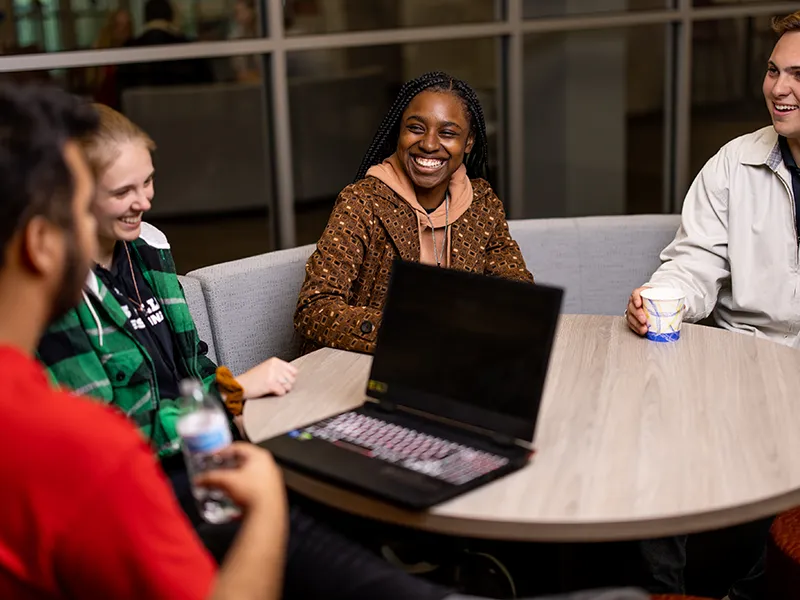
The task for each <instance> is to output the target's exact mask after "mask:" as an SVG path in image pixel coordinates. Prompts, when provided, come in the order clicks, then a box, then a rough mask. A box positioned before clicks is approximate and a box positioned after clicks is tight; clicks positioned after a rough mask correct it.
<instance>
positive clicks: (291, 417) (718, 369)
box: [244, 315, 800, 541]
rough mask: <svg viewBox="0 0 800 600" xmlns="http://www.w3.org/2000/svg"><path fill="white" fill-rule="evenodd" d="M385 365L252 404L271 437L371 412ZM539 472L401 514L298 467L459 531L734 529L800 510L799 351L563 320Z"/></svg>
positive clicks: (305, 371) (349, 506)
mask: <svg viewBox="0 0 800 600" xmlns="http://www.w3.org/2000/svg"><path fill="white" fill-rule="evenodd" d="M370 363H371V357H369V356H366V355H360V354H353V353H349V352H344V351H341V350H331V349H324V350H319V351H317V352H314V353H312V354H309V355H307V356H304V357H302V358H299V359H298V360H296V361H295V363H294V364H296V365H297V366H298V368H299V375H298V378H297V383H296V385H295V388H294V390H293V391H292V392H291V393H290V394H288V395H286V396H284V397H282V398H265V399H259V400H250V401H249V402H247V403H246V404H245V409H244V426H245V430H246V432H247V434H248V436H249V438H250V439H251V440H253V441H256V442H258V441H262V440H264V439H267V438H269V437H272V436H275V435H277V434H281V433H285V432H286V431H289V430H291V429H294V428H295V427H298V426H301V425H305V424H308V423H310V422H312V421H315V420H318V419H322V418H325V417H328V416H330V415H332V414H335V413H337V412H340V411H344V410H347V409H350V408H353V407H355V406H358V405H359V404H361V403H362V401H363V398H364V396H365V391H366V381H367V376H368V373H369V368H370ZM534 445H535V448H536V454H535V455H534V457H533V458H532V460H531V462H530V463H529V465H528V466H527V467H525V468H524V469H522V470H521V471H517V472H516V473H512V474H511V475H508V476H506V477H503V478H501V479H500V480H498V481H495V482H493V483H490V484H488V485H486V486H484V487H481V488H479V489H477V490H474V491H472V492H470V493H468V494H465V495H463V496H460V497H458V498H455V499H453V500H451V501H449V502H446V503H444V504H441V505H438V506H436V507H434V508H432V509H430V510H429V511H424V512H412V511H406V510H403V509H399V508H396V507H393V506H390V505H388V504H385V503H383V502H380V501H376V500H373V499H370V498H366V497H364V496H361V495H359V494H357V493H353V492H349V491H346V490H342V489H340V488H337V487H334V486H331V485H327V484H324V483H321V482H319V481H316V480H314V479H312V478H310V477H306V476H303V475H300V474H297V473H293V472H286V481H287V484H288V485H289V486H290V487H291V488H293V489H294V490H296V491H298V492H300V493H301V494H304V495H306V496H308V497H311V498H313V499H315V500H317V501H320V502H323V503H326V504H328V505H331V506H334V507H337V508H339V509H342V510H345V511H348V512H351V513H354V514H357V515H361V516H364V517H369V518H374V519H378V520H382V521H387V522H391V523H396V524H402V525H407V526H410V527H414V528H418V529H424V530H427V531H435V532H439V533H449V534H454V535H462V536H471V537H482V538H495V539H504V540H526V541H600V540H606V541H607V540H624V539H644V538H651V537H660V536H665V535H673V534H679V533H690V532H695V531H701V530H707V529H714V528H718V527H724V526H730V525H735V524H739V523H743V522H747V521H751V520H755V519H758V518H760V517H765V516H769V515H772V514H776V513H778V512H780V511H783V510H785V509H788V508H790V507H793V506H796V505H800V352H798V351H796V350H792V349H790V348H787V347H783V346H781V345H779V344H775V343H773V342H769V341H765V340H760V339H755V338H754V337H751V336H747V335H740V334H735V333H730V332H727V331H723V330H720V329H713V328H708V327H702V326H696V325H685V326H684V328H683V331H682V332H681V339H680V340H679V341H678V342H675V343H668V344H659V343H654V342H650V341H647V340H645V339H643V338H639V337H637V336H636V335H634V334H633V333H632V332H630V331H629V330H628V329H627V327H626V326H625V323H624V320H623V319H622V318H621V317H607V316H593V315H564V316H562V317H561V322H560V324H559V329H558V335H557V339H556V344H555V348H554V352H553V356H552V359H551V362H550V370H549V373H548V377H547V384H546V386H545V393H544V398H543V402H542V408H541V413H540V416H539V422H538V425H537V429H536V438H535V442H534Z"/></svg>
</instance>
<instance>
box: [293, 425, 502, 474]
mask: <svg viewBox="0 0 800 600" xmlns="http://www.w3.org/2000/svg"><path fill="white" fill-rule="evenodd" d="M289 435H290V436H292V437H295V438H301V439H302V438H304V437H305V438H306V439H307V438H308V437H315V438H319V439H322V440H326V441H328V442H331V443H332V444H336V445H337V446H341V447H344V448H347V449H349V450H354V451H356V452H361V453H362V454H364V455H366V456H370V457H374V458H378V459H381V460H384V461H386V462H389V463H392V464H396V465H399V466H402V467H405V468H406V469H410V470H412V471H416V472H418V473H423V474H425V475H429V476H431V477H434V478H436V479H441V480H442V481H446V482H448V483H452V484H454V485H462V484H464V483H467V482H469V481H472V480H473V479H475V478H477V477H480V476H481V475H485V474H486V473H490V472H491V471H494V470H496V469H499V468H500V467H503V466H504V465H506V464H507V463H508V459H507V458H505V457H503V456H498V455H496V454H491V453H489V452H484V451H482V450H478V449H476V448H471V447H469V446H464V445H461V444H457V443H455V442H451V441H449V440H445V439H442V438H438V437H434V436H432V435H428V434H426V433H421V432H419V431H416V430H414V429H410V428H408V427H402V426H400V425H395V424H394V423H387V422H386V421H382V420H381V419H376V418H374V417H370V416H367V415H363V414H360V413H356V412H347V413H343V414H341V415H337V416H335V417H331V418H330V419H325V420H324V421H319V422H318V423H314V424H313V425H310V426H308V427H306V428H304V429H298V430H295V431H292V432H290V433H289Z"/></svg>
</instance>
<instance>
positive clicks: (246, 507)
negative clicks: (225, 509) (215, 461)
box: [195, 442, 286, 519]
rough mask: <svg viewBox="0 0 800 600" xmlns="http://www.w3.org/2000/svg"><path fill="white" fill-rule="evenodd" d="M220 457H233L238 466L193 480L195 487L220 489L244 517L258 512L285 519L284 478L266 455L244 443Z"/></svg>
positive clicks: (264, 452) (212, 471)
mask: <svg viewBox="0 0 800 600" xmlns="http://www.w3.org/2000/svg"><path fill="white" fill-rule="evenodd" d="M219 454H220V456H221V457H223V458H234V459H235V460H236V463H237V466H236V467H233V468H230V469H229V468H223V469H214V470H211V471H207V472H205V473H203V474H201V475H199V476H198V477H197V478H196V479H195V483H196V484H197V485H201V486H203V487H208V488H216V489H220V490H222V491H223V492H225V493H226V494H227V495H228V496H230V498H231V500H233V501H234V502H235V503H236V504H238V505H239V507H240V508H241V509H242V511H243V512H244V513H245V516H247V514H249V513H252V512H259V513H269V514H270V515H271V516H272V517H273V518H275V519H285V518H286V490H285V488H284V485H283V476H282V474H281V470H280V469H279V468H278V465H276V464H275V461H274V460H273V459H272V455H270V453H269V452H267V451H266V450H263V449H261V448H259V447H258V446H254V445H252V444H248V443H246V442H234V443H233V444H231V445H230V446H228V447H227V448H225V449H224V450H222V451H221V452H220V453H219Z"/></svg>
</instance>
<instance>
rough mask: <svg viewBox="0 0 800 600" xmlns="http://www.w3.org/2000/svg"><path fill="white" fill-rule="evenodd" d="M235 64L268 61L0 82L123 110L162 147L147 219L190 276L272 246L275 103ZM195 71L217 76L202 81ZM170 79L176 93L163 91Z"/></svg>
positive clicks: (20, 76) (160, 65)
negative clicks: (39, 83)
mask: <svg viewBox="0 0 800 600" xmlns="http://www.w3.org/2000/svg"><path fill="white" fill-rule="evenodd" d="M237 61H243V62H245V63H251V64H252V65H255V66H256V67H258V65H259V64H260V63H261V60H260V57H259V56H244V57H235V58H232V59H219V60H218V61H194V60H184V61H170V62H151V63H146V64H133V65H109V66H105V67H98V68H96V69H63V70H59V71H54V72H50V73H47V72H39V73H16V74H4V75H0V79H3V80H6V79H14V80H30V79H40V80H45V81H50V82H51V83H54V84H57V85H60V86H61V87H64V88H66V89H68V90H70V91H72V92H74V93H79V94H83V95H85V96H87V97H90V98H93V99H94V100H96V101H99V102H104V103H105V104H109V105H111V106H113V107H115V108H117V109H118V110H120V111H121V112H122V113H123V114H125V115H126V116H127V117H128V118H130V119H131V120H132V121H133V122H134V123H136V124H137V125H139V126H140V127H141V128H142V129H143V130H144V131H145V132H147V133H148V134H149V135H150V137H151V138H152V139H153V140H154V141H155V143H156V145H157V149H156V151H155V153H154V155H153V161H154V166H155V169H156V177H155V191H156V193H155V197H154V201H153V205H152V206H153V207H152V210H151V211H150V212H149V213H148V214H147V216H146V217H145V220H146V221H148V222H150V223H152V224H153V225H155V226H156V227H159V228H160V229H162V230H163V231H164V232H165V233H166V235H167V237H168V238H169V239H170V243H171V245H172V249H173V254H174V256H175V261H176V264H177V267H178V271H179V272H180V273H185V272H187V271H190V270H192V269H196V268H198V267H202V266H205V265H209V264H215V263H219V262H223V261H227V260H233V259H237V258H243V257H246V256H252V255H255V254H261V253H263V252H267V251H269V250H270V249H271V247H272V235H271V229H270V221H269V218H268V216H269V215H271V214H272V213H271V212H270V211H269V208H270V207H271V206H272V205H273V198H274V193H273V187H274V186H273V174H272V166H271V164H272V163H271V154H272V152H271V149H270V143H269V140H270V136H271V134H270V131H269V126H268V120H267V119H266V115H267V114H268V113H267V109H268V103H267V101H266V100H267V99H266V98H265V97H264V91H263V87H262V84H261V83H260V82H258V81H248V82H239V81H236V80H235V75H234V73H235V71H236V67H235V64H234V63H236V62H237ZM197 73H203V74H208V73H210V74H211V77H210V78H208V79H207V80H202V81H201V80H198V79H197ZM187 74H188V76H187ZM164 80H168V81H169V85H158V84H159V83H163V81H164ZM122 82H125V84H124V85H122ZM90 84H91V85H90Z"/></svg>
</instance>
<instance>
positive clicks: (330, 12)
mask: <svg viewBox="0 0 800 600" xmlns="http://www.w3.org/2000/svg"><path fill="white" fill-rule="evenodd" d="M504 2H505V0H286V2H284V5H285V12H284V14H285V25H286V34H287V35H302V34H310V33H335V32H342V31H364V30H371V29H397V28H400V27H430V26H434V25H455V24H463V23H483V22H490V21H494V20H497V19H500V18H502V16H503V15H502V12H501V9H502V6H503V4H504Z"/></svg>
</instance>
